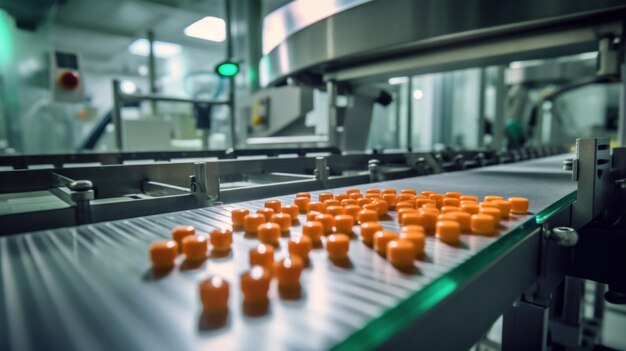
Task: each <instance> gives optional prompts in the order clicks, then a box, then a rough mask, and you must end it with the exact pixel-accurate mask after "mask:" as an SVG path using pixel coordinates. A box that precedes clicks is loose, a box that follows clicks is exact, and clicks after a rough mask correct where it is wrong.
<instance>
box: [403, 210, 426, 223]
mask: <svg viewBox="0 0 626 351" xmlns="http://www.w3.org/2000/svg"><path fill="white" fill-rule="evenodd" d="M400 224H401V225H403V226H405V225H421V224H422V215H421V214H420V213H419V212H418V211H417V210H414V211H412V212H408V213H405V214H403V215H402V219H401V220H400Z"/></svg>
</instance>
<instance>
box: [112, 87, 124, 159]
mask: <svg viewBox="0 0 626 351" xmlns="http://www.w3.org/2000/svg"><path fill="white" fill-rule="evenodd" d="M113 125H114V126H115V147H116V148H117V151H123V150H124V134H123V132H122V129H123V128H124V127H122V99H121V97H120V81H119V80H117V79H113Z"/></svg>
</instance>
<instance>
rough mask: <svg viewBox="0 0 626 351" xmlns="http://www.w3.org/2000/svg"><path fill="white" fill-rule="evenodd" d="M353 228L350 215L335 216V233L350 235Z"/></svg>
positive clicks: (352, 220) (352, 219)
mask: <svg viewBox="0 0 626 351" xmlns="http://www.w3.org/2000/svg"><path fill="white" fill-rule="evenodd" d="M352 227H354V218H352V216H350V215H345V214H344V215H337V216H335V233H344V234H352Z"/></svg>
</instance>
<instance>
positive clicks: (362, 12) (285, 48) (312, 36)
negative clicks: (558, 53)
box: [259, 0, 624, 86]
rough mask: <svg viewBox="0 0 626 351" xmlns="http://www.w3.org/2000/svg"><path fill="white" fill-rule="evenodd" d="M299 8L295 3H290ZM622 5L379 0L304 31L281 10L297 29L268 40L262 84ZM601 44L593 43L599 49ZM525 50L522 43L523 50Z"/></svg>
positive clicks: (570, 0) (580, 22) (572, 0)
mask: <svg viewBox="0 0 626 351" xmlns="http://www.w3.org/2000/svg"><path fill="white" fill-rule="evenodd" d="M297 5H298V4H297V2H293V3H290V4H287V5H285V8H287V9H288V8H290V7H297ZM320 6H321V5H320ZM618 8H620V9H621V10H620V11H623V10H624V2H623V1H621V0H596V1H585V0H551V1H541V0H531V1H516V2H502V1H498V0H487V1H485V0H471V1H462V2H458V1H450V0H445V1H442V0H419V1H416V0H376V1H370V2H365V3H362V4H359V5H358V6H354V7H351V8H349V9H347V10H345V11H341V12H337V13H336V14H334V15H332V16H328V17H326V18H323V19H321V20H317V21H314V22H312V23H311V24H310V25H308V26H306V27H303V28H302V27H301V26H298V22H297V21H294V20H293V19H292V17H293V15H292V14H291V12H290V11H282V12H281V11H279V10H277V11H276V13H275V14H274V13H273V14H270V16H272V15H273V16H278V15H281V16H283V17H284V18H282V19H278V18H272V19H271V20H272V22H277V23H289V24H290V25H287V26H286V27H285V28H282V29H283V30H284V32H285V33H289V34H288V35H287V36H286V39H282V38H283V37H285V36H284V35H279V36H278V37H279V38H281V39H282V41H281V42H280V43H279V44H277V45H276V43H274V40H270V39H269V38H267V39H266V38H265V37H266V36H269V35H270V34H271V33H269V32H268V33H264V45H265V42H268V43H270V44H271V45H270V47H273V48H272V49H271V51H269V53H267V54H265V53H264V56H263V57H262V58H261V62H260V64H259V76H260V82H261V85H262V86H266V85H269V84H274V83H278V82H281V81H283V80H284V78H286V77H288V76H290V75H293V74H296V73H300V72H302V71H308V72H309V73H317V74H319V73H324V72H322V70H329V69H331V70H332V69H333V67H335V68H336V67H338V66H342V67H343V66H350V65H352V64H355V63H363V62H373V61H376V60H377V59H380V58H381V57H389V56H393V57H395V56H402V55H405V54H406V53H408V52H414V51H415V50H416V49H420V50H422V51H429V50H432V49H433V48H435V47H445V48H454V47H455V45H456V44H459V43H466V42H470V41H476V40H478V41H480V40H484V39H485V38H493V37H502V36H504V35H510V34H512V33H516V32H517V33H529V32H531V31H533V30H537V29H543V28H546V27H550V26H552V27H558V26H564V25H565V23H568V24H572V23H573V24H574V27H576V26H578V27H583V26H585V25H587V24H588V22H589V18H590V16H588V15H589V14H592V13H593V12H595V11H598V12H604V13H605V14H606V13H608V14H611V12H613V14H617V11H616V9H618ZM329 13H332V11H330V12H329ZM596 15H597V13H596ZM600 23H601V24H602V23H604V24H605V23H607V22H606V21H600ZM291 27H293V28H291ZM596 34H597V33H596ZM584 39H585V41H588V40H587V38H584ZM595 48H596V46H595V43H593V46H591V50H594V49H595ZM267 49H269V47H268V48H267ZM525 49H526V48H524V47H522V46H518V47H517V50H518V51H520V52H522V51H524V50H525ZM583 50H590V49H589V47H585V48H584V49H583ZM579 52H580V51H579ZM567 53H570V51H569V50H568V51H567ZM551 55H554V53H551ZM538 57H541V56H538ZM544 57H545V56H544ZM518 59H521V58H518ZM472 64H474V65H476V64H477V63H476V62H474V63H472ZM490 64H494V63H490ZM455 69H456V68H455Z"/></svg>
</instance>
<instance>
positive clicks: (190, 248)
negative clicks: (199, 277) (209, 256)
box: [183, 235, 208, 261]
mask: <svg viewBox="0 0 626 351" xmlns="http://www.w3.org/2000/svg"><path fill="white" fill-rule="evenodd" d="M207 246H208V245H207V242H206V238H205V237H204V236H195V235H189V236H186V237H184V238H183V254H184V255H185V259H187V260H189V261H201V260H203V259H205V258H206V251H207Z"/></svg>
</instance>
